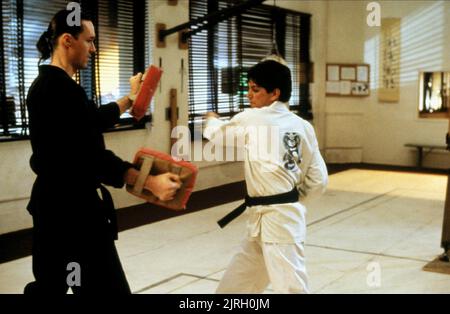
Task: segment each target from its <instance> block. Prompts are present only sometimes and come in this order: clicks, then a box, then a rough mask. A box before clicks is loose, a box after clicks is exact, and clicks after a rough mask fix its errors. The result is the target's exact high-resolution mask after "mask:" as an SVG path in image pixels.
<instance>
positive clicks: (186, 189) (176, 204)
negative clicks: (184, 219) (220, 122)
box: [127, 148, 198, 210]
mask: <svg viewBox="0 0 450 314" xmlns="http://www.w3.org/2000/svg"><path fill="white" fill-rule="evenodd" d="M134 165H135V166H136V167H137V168H138V169H139V176H138V178H137V179H136V183H135V184H134V185H128V184H127V191H128V192H130V193H131V194H133V195H135V196H137V197H140V198H143V199H145V200H146V201H147V202H149V203H153V204H156V205H159V206H163V207H166V208H169V209H173V210H183V209H186V203H187V202H188V200H189V197H190V196H191V193H192V189H193V188H194V184H195V179H196V177H197V172H198V169H197V167H196V166H194V165H193V164H191V163H189V162H187V161H183V160H181V161H176V160H174V159H173V158H172V157H171V156H170V155H168V154H165V153H162V152H158V151H154V150H151V149H147V148H141V149H140V150H139V151H138V152H137V153H136V156H135V157H134ZM166 172H172V173H174V174H177V175H179V176H180V180H181V182H182V185H181V188H180V189H179V190H178V191H177V194H176V195H175V198H174V199H173V200H171V201H161V200H159V199H158V198H157V197H156V196H155V195H153V193H151V192H150V191H148V190H145V189H144V184H145V180H146V179H147V177H148V175H153V176H156V175H159V174H163V173H166Z"/></svg>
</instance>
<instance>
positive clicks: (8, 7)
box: [0, 0, 151, 140]
mask: <svg viewBox="0 0 450 314" xmlns="http://www.w3.org/2000/svg"><path fill="white" fill-rule="evenodd" d="M79 2H80V4H81V10H82V11H83V12H84V13H87V14H88V16H90V18H92V20H93V23H94V26H95V28H96V35H97V38H96V42H95V44H96V48H97V53H96V55H95V57H94V58H91V61H90V63H89V67H88V69H85V70H81V71H79V73H77V75H76V77H75V79H76V80H77V82H78V83H80V84H81V85H82V86H83V87H84V89H85V90H86V93H87V95H88V97H89V98H90V99H92V100H94V101H95V102H96V103H98V104H105V103H108V102H110V101H115V100H117V99H119V98H120V97H123V96H125V95H126V94H127V93H128V91H129V83H128V79H129V77H130V76H132V75H133V74H134V73H137V72H142V71H144V70H145V68H146V67H147V66H148V65H149V64H150V62H151V60H150V55H151V49H150V45H149V43H150V38H149V36H150V34H149V31H148V17H149V11H148V6H147V1H145V0H137V1H132V0H112V1H108V0H97V1H92V0H90V1H86V0H83V1H79ZM67 3H68V2H67V1H65V0H51V1H48V0H7V1H2V2H1V5H0V10H1V11H0V15H1V31H0V42H1V44H0V58H1V60H0V83H1V84H0V140H14V139H22V138H27V135H28V117H27V111H26V105H25V98H26V95H27V93H28V88H29V86H30V85H31V83H32V82H33V80H34V79H35V78H36V76H37V75H38V67H37V64H38V61H39V52H38V51H37V49H36V42H37V40H38V39H39V36H40V35H41V34H42V32H43V31H45V30H46V29H47V27H48V23H49V22H50V20H51V18H52V17H53V15H54V14H55V13H56V12H57V11H59V10H61V9H64V8H66V6H67ZM48 62H49V61H47V62H46V63H48ZM141 121H142V120H141ZM143 121H144V122H145V121H148V119H146V120H145V119H143ZM122 122H123V124H130V123H132V118H131V117H130V116H129V115H128V114H124V115H123V116H122ZM55 131H57V130H55Z"/></svg>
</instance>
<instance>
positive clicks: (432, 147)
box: [405, 143, 447, 169]
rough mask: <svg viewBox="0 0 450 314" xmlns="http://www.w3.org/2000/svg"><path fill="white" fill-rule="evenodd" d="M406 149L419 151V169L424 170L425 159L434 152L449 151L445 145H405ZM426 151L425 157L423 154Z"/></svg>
mask: <svg viewBox="0 0 450 314" xmlns="http://www.w3.org/2000/svg"><path fill="white" fill-rule="evenodd" d="M405 147H413V148H416V149H417V168H419V169H421V168H422V163H423V158H424V157H425V156H426V155H428V154H429V153H431V152H432V151H433V150H443V151H447V146H445V145H429V144H411V143H408V144H405ZM424 150H427V151H426V154H425V155H424V154H423V152H424Z"/></svg>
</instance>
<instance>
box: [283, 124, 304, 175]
mask: <svg viewBox="0 0 450 314" xmlns="http://www.w3.org/2000/svg"><path fill="white" fill-rule="evenodd" d="M283 144H284V147H285V148H286V150H287V151H286V153H285V154H284V158H283V161H284V167H285V168H286V169H287V170H290V171H296V170H297V167H298V166H297V165H298V164H300V163H301V162H302V160H301V155H302V147H301V138H300V135H299V134H298V133H295V132H286V133H285V134H284V137H283Z"/></svg>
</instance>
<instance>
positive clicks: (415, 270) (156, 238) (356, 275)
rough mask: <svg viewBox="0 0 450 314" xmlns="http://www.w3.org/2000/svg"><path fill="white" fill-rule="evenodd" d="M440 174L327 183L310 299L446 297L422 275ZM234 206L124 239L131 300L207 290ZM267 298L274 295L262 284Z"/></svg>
mask: <svg viewBox="0 0 450 314" xmlns="http://www.w3.org/2000/svg"><path fill="white" fill-rule="evenodd" d="M446 182H447V177H446V176H443V175H429V174H412V173H400V172H386V171H373V170H356V169H355V170H347V171H344V172H340V173H337V174H334V175H332V176H330V184H329V188H328V191H327V193H326V194H325V195H324V196H323V197H322V198H320V199H316V200H313V201H310V202H309V203H308V204H307V206H308V209H309V211H308V239H307V242H306V256H307V268H308V271H309V277H310V288H311V291H312V292H313V293H450V275H446V274H438V273H432V272H425V271H423V270H422V267H423V266H424V265H425V264H427V263H428V262H429V261H431V260H433V259H434V258H435V257H436V256H437V255H439V254H441V253H442V251H441V248H440V247H439V243H440V237H441V230H442V229H441V228H442V217H443V208H444V198H445V188H446ZM238 204H239V202H234V203H229V204H224V205H221V206H218V207H214V208H210V209H207V210H203V211H199V212H195V213H192V214H187V215H184V216H180V217H176V218H172V219H168V220H164V221H160V222H157V223H153V224H149V225H145V226H142V227H139V228H135V229H131V230H127V231H124V232H122V233H121V234H120V235H119V241H118V242H117V247H118V250H119V254H120V256H121V259H122V263H123V266H124V268H125V272H126V274H127V277H128V280H129V283H130V286H131V288H132V290H133V291H134V292H135V293H142V294H153V293H192V294H208V293H214V291H215V288H216V287H217V285H218V281H219V280H220V278H221V276H222V274H223V272H224V269H225V267H226V266H227V263H228V261H229V260H230V258H231V257H232V255H233V253H234V252H235V251H236V249H237V247H238V246H239V244H240V241H241V239H242V238H243V234H244V223H245V215H243V216H242V217H240V218H238V220H237V221H235V222H233V223H232V224H230V225H229V226H228V227H227V228H225V229H224V230H221V229H219V228H218V227H217V225H216V220H217V219H219V218H221V217H222V216H223V215H224V214H225V213H227V212H229V210H230V209H232V208H234V207H235V206H236V205H238ZM31 279H32V274H31V258H30V257H27V258H23V259H19V260H15V261H12V262H8V263H4V264H0V293H20V292H21V291H22V289H23V286H24V285H25V284H26V283H27V282H28V281H30V280H31ZM266 293H272V290H271V289H270V287H269V288H268V289H267V290H266Z"/></svg>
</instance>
